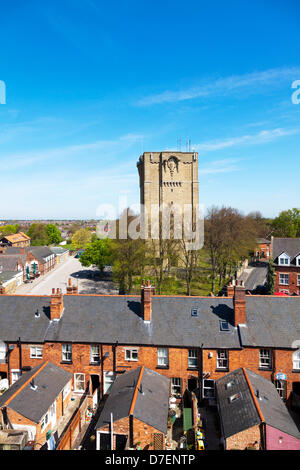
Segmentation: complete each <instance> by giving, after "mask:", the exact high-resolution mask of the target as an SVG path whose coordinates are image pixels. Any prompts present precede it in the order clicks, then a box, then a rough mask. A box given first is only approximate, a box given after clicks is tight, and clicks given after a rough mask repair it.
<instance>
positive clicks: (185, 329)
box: [0, 295, 300, 349]
mask: <svg viewBox="0 0 300 470" xmlns="http://www.w3.org/2000/svg"><path fill="white" fill-rule="evenodd" d="M63 301H64V311H63V314H62V317H61V318H60V320H59V321H50V302H51V296H29V295H24V296H21V295H15V296H9V295H2V296H0V340H2V341H17V340H18V338H19V337H21V340H22V341H24V342H36V343H41V342H43V341H44V340H46V341H54V342H55V341H56V342H73V343H75V342H80V343H87V344H91V343H103V344H105V343H106V344H113V343H116V342H117V341H118V342H119V343H120V344H124V345H126V344H128V345H154V346H177V347H201V345H202V344H203V347H204V348H207V349H209V348H219V349H226V348H228V349H235V348H236V349H239V348H241V347H242V346H258V347H263V346H264V347H282V348H292V343H293V341H296V340H299V338H300V299H299V297H296V296H295V297H284V298H283V297H277V296H246V325H245V326H242V325H240V326H239V327H238V328H237V327H234V326H233V316H234V312H233V299H232V298H227V297H166V296H154V297H152V320H151V323H145V322H144V321H143V319H142V316H141V303H140V298H139V297H134V296H126V295H125V296H113V295H107V296H97V295H64V297H63ZM193 308H197V309H198V316H195V317H194V316H192V315H191V311H192V309H193ZM37 312H38V313H39V317H37V316H36V315H35V314H36V313H37ZM220 320H225V321H228V326H229V331H220Z"/></svg>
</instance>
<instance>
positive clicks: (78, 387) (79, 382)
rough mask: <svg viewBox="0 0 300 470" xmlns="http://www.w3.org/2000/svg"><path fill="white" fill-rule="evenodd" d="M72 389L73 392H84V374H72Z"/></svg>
mask: <svg viewBox="0 0 300 470" xmlns="http://www.w3.org/2000/svg"><path fill="white" fill-rule="evenodd" d="M74 389H75V392H84V389H85V377H84V374H81V373H78V374H74Z"/></svg>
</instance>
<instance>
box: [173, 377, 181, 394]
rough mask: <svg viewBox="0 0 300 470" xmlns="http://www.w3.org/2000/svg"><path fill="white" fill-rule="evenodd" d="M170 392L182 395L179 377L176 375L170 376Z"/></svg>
mask: <svg viewBox="0 0 300 470" xmlns="http://www.w3.org/2000/svg"><path fill="white" fill-rule="evenodd" d="M171 393H172V395H176V396H180V397H181V395H182V387H181V379H180V378H178V377H172V379H171Z"/></svg>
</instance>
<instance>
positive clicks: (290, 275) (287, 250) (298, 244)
mask: <svg viewBox="0 0 300 470" xmlns="http://www.w3.org/2000/svg"><path fill="white" fill-rule="evenodd" d="M272 257H273V260H274V267H275V275H276V278H275V292H281V293H284V294H289V295H292V294H293V295H295V294H296V295H300V238H272Z"/></svg>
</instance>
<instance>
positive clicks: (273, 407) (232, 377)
mask: <svg viewBox="0 0 300 470" xmlns="http://www.w3.org/2000/svg"><path fill="white" fill-rule="evenodd" d="M216 390H217V400H218V404H219V411H220V417H221V423H222V430H223V435H224V437H225V438H228V437H230V436H233V435H235V434H237V433H239V432H241V431H244V430H246V429H249V428H251V427H252V426H255V425H258V424H260V423H262V422H265V423H266V424H268V425H269V426H272V427H273V428H276V429H278V430H280V431H282V432H284V433H286V434H289V435H291V436H294V437H296V438H298V439H300V433H299V430H298V428H297V426H296V425H295V423H294V421H293V419H292V418H291V416H290V414H289V412H288V410H287V408H286V406H285V405H284V403H283V401H282V400H281V398H280V396H279V394H278V392H277V390H276V388H275V386H274V384H273V383H272V382H270V381H269V380H267V379H266V378H264V377H262V376H261V375H258V374H256V373H255V372H253V371H251V370H248V369H237V370H235V371H233V372H230V373H229V374H227V375H225V376H224V377H222V378H220V379H218V380H217V381H216ZM236 394H238V395H239V396H238V398H237V399H236V400H234V401H231V400H230V397H233V396H234V395H236Z"/></svg>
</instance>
